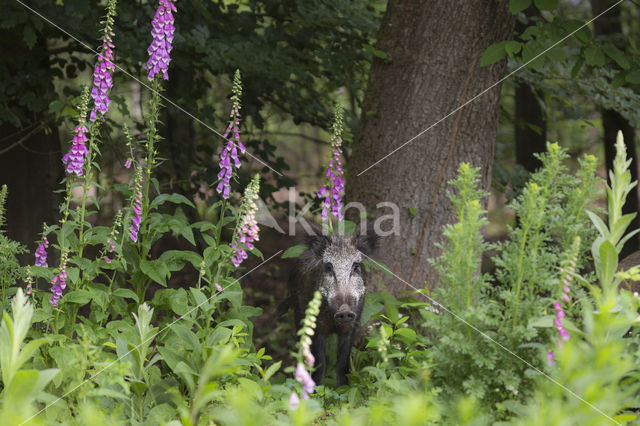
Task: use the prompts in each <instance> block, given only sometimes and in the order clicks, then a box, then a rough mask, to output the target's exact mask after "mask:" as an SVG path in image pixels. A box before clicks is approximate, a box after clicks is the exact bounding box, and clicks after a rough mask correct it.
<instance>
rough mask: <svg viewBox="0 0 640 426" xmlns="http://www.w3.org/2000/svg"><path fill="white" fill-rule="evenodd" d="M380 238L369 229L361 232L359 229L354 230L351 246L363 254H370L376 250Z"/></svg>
mask: <svg viewBox="0 0 640 426" xmlns="http://www.w3.org/2000/svg"><path fill="white" fill-rule="evenodd" d="M379 242H380V237H379V236H378V235H377V234H376V233H375V232H374V231H373V229H371V228H367V230H366V231H364V232H362V230H360V227H359V226H358V227H357V228H356V232H355V234H353V244H354V245H355V246H356V248H357V249H358V250H360V251H361V252H362V253H364V254H367V255H369V254H371V253H373V252H374V251H376V249H377V248H378V243H379Z"/></svg>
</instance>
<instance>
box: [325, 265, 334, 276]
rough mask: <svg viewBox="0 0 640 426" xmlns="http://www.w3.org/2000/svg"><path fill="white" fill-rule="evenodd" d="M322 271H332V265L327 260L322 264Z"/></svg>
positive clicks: (329, 272) (326, 272) (327, 272)
mask: <svg viewBox="0 0 640 426" xmlns="http://www.w3.org/2000/svg"><path fill="white" fill-rule="evenodd" d="M324 273H325V274H332V273H333V265H332V264H330V263H329V262H326V263H325V264H324Z"/></svg>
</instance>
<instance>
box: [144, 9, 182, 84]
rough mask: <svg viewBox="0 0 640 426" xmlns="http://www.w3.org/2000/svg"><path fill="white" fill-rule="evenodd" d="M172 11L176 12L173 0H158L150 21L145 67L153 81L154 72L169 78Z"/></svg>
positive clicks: (166, 78)
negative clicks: (150, 36)
mask: <svg viewBox="0 0 640 426" xmlns="http://www.w3.org/2000/svg"><path fill="white" fill-rule="evenodd" d="M173 12H177V10H176V5H175V0H160V4H159V5H158V9H156V13H155V15H154V16H153V20H152V21H151V24H152V29H151V35H153V41H152V42H151V44H150V45H149V48H148V49H147V53H149V60H148V61H147V65H145V69H146V70H147V71H149V75H148V78H149V81H153V79H154V78H155V76H156V74H158V73H162V78H164V79H165V80H168V79H169V73H168V69H169V62H171V56H170V53H171V49H172V48H173V45H172V44H173V33H174V31H175V27H174V26H173V23H174V18H173Z"/></svg>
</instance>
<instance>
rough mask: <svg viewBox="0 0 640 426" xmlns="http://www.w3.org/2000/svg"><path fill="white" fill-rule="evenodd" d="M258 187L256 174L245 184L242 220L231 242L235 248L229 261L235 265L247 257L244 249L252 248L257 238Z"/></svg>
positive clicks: (238, 264)
mask: <svg viewBox="0 0 640 426" xmlns="http://www.w3.org/2000/svg"><path fill="white" fill-rule="evenodd" d="M259 189H260V181H259V178H258V176H256V177H254V178H253V180H252V181H251V183H249V185H248V186H247V189H246V190H245V193H244V199H243V201H242V206H241V207H240V210H241V211H242V212H243V216H242V220H241V222H240V223H239V225H238V227H237V231H236V240H235V241H234V242H233V243H232V244H231V248H232V249H234V250H235V256H234V257H232V258H231V263H233V265H234V266H235V267H238V266H240V264H241V263H242V262H243V261H244V260H245V259H247V258H248V257H249V256H248V255H247V252H246V250H252V249H253V247H254V245H253V243H254V242H255V241H258V240H259V235H258V233H259V232H260V229H259V228H258V222H257V221H256V212H257V211H258V206H257V205H256V203H255V200H257V199H258V190H259Z"/></svg>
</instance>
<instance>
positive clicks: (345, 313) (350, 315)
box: [333, 303, 356, 324]
mask: <svg viewBox="0 0 640 426" xmlns="http://www.w3.org/2000/svg"><path fill="white" fill-rule="evenodd" d="M333 318H335V320H336V321H337V322H338V323H340V324H344V323H348V322H353V320H354V319H356V314H355V312H353V310H351V307H349V305H347V304H346V303H345V304H343V305H342V306H340V308H339V309H338V311H337V312H336V314H335V315H334V316H333Z"/></svg>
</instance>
